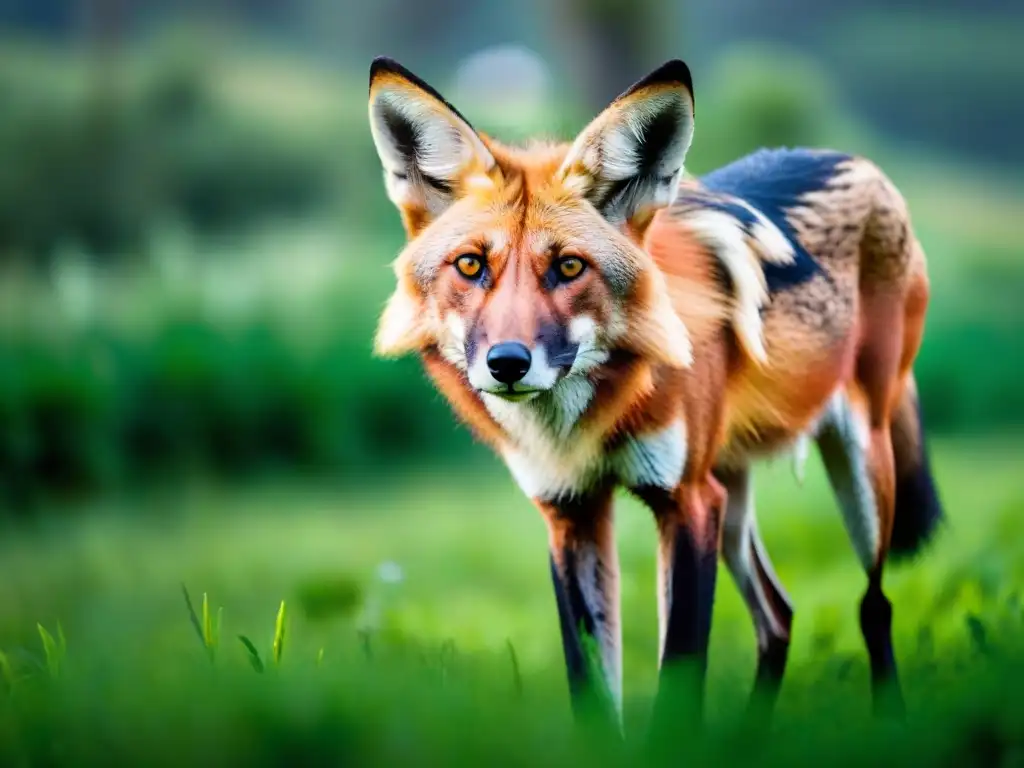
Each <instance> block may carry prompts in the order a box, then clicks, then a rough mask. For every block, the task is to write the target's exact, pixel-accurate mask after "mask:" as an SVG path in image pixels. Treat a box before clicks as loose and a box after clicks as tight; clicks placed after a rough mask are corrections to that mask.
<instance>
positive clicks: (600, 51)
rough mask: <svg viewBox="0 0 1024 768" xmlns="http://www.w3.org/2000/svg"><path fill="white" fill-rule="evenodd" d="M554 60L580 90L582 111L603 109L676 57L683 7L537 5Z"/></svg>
mask: <svg viewBox="0 0 1024 768" xmlns="http://www.w3.org/2000/svg"><path fill="white" fill-rule="evenodd" d="M537 5H538V7H539V8H540V9H541V13H544V14H546V15H547V18H548V21H549V28H548V29H549V35H550V36H551V38H552V48H553V50H554V52H555V57H556V58H558V59H560V60H561V61H560V62H559V63H560V64H561V65H562V66H563V67H565V69H566V70H567V71H568V72H569V73H570V78H556V80H560V81H562V80H565V79H569V80H571V81H572V82H573V83H575V85H576V88H577V89H579V93H580V99H579V101H580V102H581V106H583V107H586V108H587V109H589V110H590V111H591V112H594V111H597V110H600V109H602V108H603V107H604V106H606V105H607V104H608V102H610V101H611V100H612V99H614V98H615V97H616V96H618V95H619V94H620V93H621V92H622V91H623V90H625V88H626V87H627V86H629V85H630V84H631V83H633V82H635V81H636V80H639V79H640V78H641V77H642V76H643V75H644V74H646V73H647V72H648V71H649V70H652V69H654V68H655V67H657V66H658V65H659V64H661V63H662V62H664V61H665V60H666V59H669V58H672V57H673V56H678V55H679V53H678V51H679V48H680V46H679V40H678V35H677V31H678V25H677V23H676V21H677V19H678V18H679V17H678V14H679V13H680V12H681V6H682V5H683V4H682V3H681V2H675V3H668V2H665V0H538V3H537Z"/></svg>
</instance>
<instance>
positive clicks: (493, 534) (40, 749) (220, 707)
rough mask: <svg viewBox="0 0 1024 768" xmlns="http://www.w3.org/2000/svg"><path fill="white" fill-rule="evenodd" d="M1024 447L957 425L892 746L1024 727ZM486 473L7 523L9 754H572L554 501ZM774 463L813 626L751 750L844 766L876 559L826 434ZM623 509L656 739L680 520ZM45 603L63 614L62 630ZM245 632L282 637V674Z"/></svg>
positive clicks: (741, 643)
mask: <svg viewBox="0 0 1024 768" xmlns="http://www.w3.org/2000/svg"><path fill="white" fill-rule="evenodd" d="M1020 449H1021V445H1020V443H1019V442H1013V441H995V440H992V439H986V440H978V441H973V442H972V441H966V440H962V439H961V440H958V441H956V442H948V441H936V444H935V464H936V472H937V476H938V478H939V483H940V486H941V491H942V494H943V497H944V500H945V503H946V505H947V508H948V511H949V521H948V524H947V526H946V527H945V529H944V530H943V532H942V534H941V536H940V538H939V539H938V540H937V541H936V542H935V544H934V546H933V548H932V549H930V550H929V551H928V552H927V553H926V554H925V555H924V556H923V557H922V558H921V559H920V560H919V561H918V562H917V563H914V564H908V565H904V566H900V567H895V568H892V569H891V570H890V573H889V576H888V589H889V594H890V596H891V598H892V600H893V602H894V604H895V632H896V652H897V655H898V657H899V659H900V661H901V662H902V667H903V673H904V685H905V688H906V695H907V699H908V704H909V708H910V712H911V715H910V719H909V722H908V724H907V727H906V728H907V729H906V730H905V731H904V732H903V734H902V735H901V737H900V739H899V740H898V742H885V743H889V744H892V746H891V747H887V748H886V749H887V750H888V749H893V750H895V751H890V752H887V755H888V758H887V760H891V761H896V762H898V760H897V757H898V756H899V755H901V754H905V752H904V750H912V749H914V750H916V749H919V748H927V749H929V750H933V751H934V755H932V757H934V758H935V759H937V760H938V759H939V758H940V757H942V758H943V760H945V759H950V760H952V759H954V758H955V757H956V756H957V755H964V754H967V753H964V752H961V751H957V750H968V751H969V752H970V753H972V754H977V753H978V750H983V749H990V750H991V749H995V750H997V751H999V754H1003V752H1004V751H1005V750H1006V749H1009V747H1008V746H1006V742H1005V741H1004V740H1001V737H1000V736H999V735H998V732H999V725H998V723H997V722H995V721H993V720H992V719H991V716H990V714H989V713H990V712H992V711H995V710H994V709H993V708H994V707H996V702H997V701H998V710H999V716H998V717H999V718H1000V722H1003V723H1004V724H1005V723H1009V724H1011V725H1012V724H1013V723H1018V724H1019V723H1021V722H1024V721H1022V720H1020V719H1017V720H1014V719H1013V717H1014V715H1013V713H1014V712H1020V711H1021V708H1020V707H1016V709H1015V708H1014V706H1013V705H1015V704H1016V703H1020V702H1014V701H1013V695H1011V694H1010V692H1009V691H1010V688H1009V687H1007V688H1006V689H1004V690H1003V691H1002V692H1001V694H1000V698H998V699H993V698H991V697H987V696H988V693H987V692H988V691H989V689H988V688H986V687H985V681H986V680H995V681H1003V682H1005V681H1006V675H1009V674H1015V672H1013V670H1015V666H1014V665H1015V664H1016V661H1015V660H1014V656H1013V648H1014V639H1015V638H1016V639H1017V640H1019V638H1020V637H1021V635H1020V634H1019V631H1018V625H1019V623H1020V618H1021V617H1020V610H1021V609H1020V604H1019V602H1018V601H1019V592H1018V591H1019V589H1020V585H1021V584H1024V580H1022V576H1024V537H1021V535H1020V532H1021V528H1022V524H1021V522H1020V520H1021V510H1022V509H1024V486H1022V484H1021V483H1020V481H1019V471H1020V470H1019V466H1020ZM459 471H460V467H459V466H452V467H450V468H449V469H448V470H447V474H445V475H435V476H431V477H405V478H403V479H402V480H401V482H397V481H396V480H394V479H391V478H386V477H384V476H381V477H380V478H368V482H367V483H366V484H365V485H364V486H363V487H362V488H360V489H353V488H347V489H341V488H332V487H329V486H327V485H325V484H323V483H322V482H318V483H315V484H312V483H301V482H298V481H294V480H288V481H285V480H266V481H263V482H262V483H260V484H250V485H248V486H246V487H244V488H242V489H240V488H237V487H230V488H229V487H224V486H218V485H216V484H211V483H205V482H202V481H200V480H194V481H193V482H191V483H184V484H180V485H178V486H176V487H174V488H173V489H163V490H161V491H153V492H151V493H149V494H148V495H145V496H139V495H133V496H132V497H131V498H119V499H106V500H104V501H103V502H95V503H90V504H88V505H83V506H82V507H81V508H80V509H75V510H72V512H73V514H71V515H70V516H68V515H64V516H62V517H63V518H64V519H63V520H62V521H61V522H60V523H56V522H53V523H47V522H37V523H34V524H32V525H31V526H30V527H26V526H21V527H19V528H17V529H14V528H11V529H7V530H5V531H4V532H3V534H2V536H0V606H2V609H0V649H2V650H3V651H4V654H5V659H6V664H2V663H0V672H3V673H4V674H3V675H0V679H3V680H4V681H5V682H4V683H3V687H5V688H6V691H5V692H3V693H0V713H2V714H0V764H3V765H43V764H47V765H54V764H61V765H63V764H85V763H88V762H92V761H94V760H96V759H101V758H102V759H103V761H104V762H105V763H107V764H113V763H112V762H110V761H116V760H123V761H124V762H125V764H129V763H131V764H142V763H144V764H147V765H174V764H190V765H199V764H203V765H206V764H210V765H212V764H227V763H231V764H246V765H264V764H266V765H270V764H278V763H279V761H281V760H283V759H284V758H286V757H287V758H288V759H292V760H294V759H305V758H308V759H310V760H311V761H312V762H311V763H309V764H317V765H323V764H339V763H345V764H350V763H352V762H356V763H372V764H380V762H386V763H387V762H396V761H402V762H406V763H409V762H411V763H415V764H434V763H445V764H448V762H449V761H450V760H451V759H452V758H453V757H456V756H457V757H458V758H459V760H462V759H466V760H468V761H469V762H471V763H472V762H474V761H476V760H477V759H479V760H484V759H486V760H488V762H493V761H494V758H495V757H496V756H497V758H498V762H499V763H500V764H506V763H508V764H520V763H522V764H526V763H530V764H536V762H544V763H546V762H549V761H550V762H555V761H559V760H564V759H571V758H570V756H569V755H570V753H569V752H568V751H567V750H570V749H572V748H573V747H574V742H573V739H572V738H571V731H570V729H569V728H568V725H569V720H568V702H567V696H566V692H565V678H564V672H563V670H562V666H561V664H562V662H561V646H560V642H559V638H558V627H557V617H556V613H555V606H554V599H553V595H552V592H551V587H550V585H549V583H548V575H547V564H546V558H547V555H546V552H545V532H544V529H543V525H542V523H541V521H540V519H539V517H538V515H537V514H536V513H535V512H534V511H533V510H532V509H531V507H530V505H529V503H528V502H527V501H526V500H524V499H522V498H521V497H520V496H519V494H518V492H517V491H516V490H515V489H514V487H513V485H512V483H511V481H510V480H508V479H506V477H505V476H504V474H503V472H502V470H501V469H500V468H498V467H496V466H495V467H494V468H493V470H492V469H491V468H489V467H485V468H483V469H481V468H479V467H474V468H473V470H472V473H471V476H462V477H453V476H452V474H453V473H455V472H459ZM371 480H372V481H373V482H371ZM759 482H760V493H759V508H760V520H761V525H762V529H763V533H764V537H765V540H766V542H767V545H768V547H769V550H770V551H771V553H772V556H773V559H774V561H775V564H776V566H777V569H778V571H779V574H780V576H781V578H782V579H783V581H784V582H785V583H786V585H787V587H788V589H789V591H790V594H791V597H792V598H793V600H794V602H795V604H796V606H797V618H796V623H795V635H796V637H795V640H794V650H793V654H792V656H791V659H792V661H791V667H790V676H789V678H788V681H787V684H786V686H785V687H784V690H783V695H782V700H781V703H780V707H781V709H780V717H779V720H778V723H777V725H778V728H777V738H775V739H774V740H773V742H772V745H773V746H771V747H770V748H769V747H768V746H764V747H763V751H760V750H761V749H762V748H761V747H759V748H758V750H759V751H756V752H754V753H752V754H751V755H750V757H749V759H748V758H747V757H745V758H744V761H746V762H749V760H750V759H755V758H757V760H758V762H762V763H773V762H776V761H784V762H787V763H788V764H792V763H793V762H797V763H801V764H802V763H807V764H811V763H815V764H817V755H818V754H820V753H819V752H818V750H819V749H827V750H829V752H830V753H832V754H842V755H843V756H844V760H849V761H853V762H849V763H846V764H856V760H855V757H856V756H858V755H860V756H866V755H868V754H872V753H871V752H870V750H871V749H875V748H877V747H878V745H879V744H881V743H883V741H885V739H887V738H889V736H891V735H892V734H891V733H890V732H889V731H887V730H885V729H884V728H882V727H881V726H876V725H872V723H871V722H870V720H869V719H868V716H867V713H868V697H867V685H868V680H867V665H866V657H865V655H864V653H863V652H862V650H861V645H860V638H859V634H858V631H857V626H856V606H857V603H858V601H859V597H860V593H861V590H862V587H863V577H862V575H861V574H860V572H859V568H858V566H857V565H856V563H855V559H854V556H853V554H852V552H851V550H850V548H849V545H848V543H847V542H846V539H845V534H844V533H843V530H842V526H841V523H840V518H839V516H838V514H837V512H836V509H835V506H834V504H833V503H832V502H831V500H830V499H829V497H828V493H827V487H826V484H825V481H824V478H823V475H822V473H821V471H820V467H819V465H818V462H817V459H812V461H811V466H810V467H809V471H808V478H807V480H806V482H805V484H804V487H803V488H798V487H797V485H796V482H795V480H794V479H793V478H792V477H791V475H790V472H789V467H788V465H787V464H786V462H783V461H780V462H778V463H776V464H775V465H772V466H768V467H765V468H764V470H763V471H762V472H761V474H760V475H759ZM42 519H43V520H44V521H45V520H46V519H47V518H42ZM618 527H619V532H620V533H619V541H620V548H621V560H622V566H623V579H622V593H623V603H624V644H625V675H626V682H625V691H626V707H627V711H626V716H627V732H628V733H629V734H630V736H631V737H632V738H631V739H630V740H629V741H628V742H627V743H628V744H629V745H634V744H635V743H636V741H637V740H636V738H635V737H636V736H638V735H639V734H641V733H642V729H643V725H644V721H645V718H646V714H647V708H648V706H649V704H650V699H651V696H652V694H653V691H654V683H655V679H656V613H655V600H654V531H653V525H652V522H651V520H650V519H649V516H648V515H647V514H645V513H644V512H643V510H642V509H641V508H639V507H638V506H637V505H636V504H635V503H634V502H632V501H631V500H629V499H627V498H625V497H623V499H622V500H621V502H620V504H619V507H618ZM719 583H720V588H719V595H718V603H717V605H716V614H715V626H714V632H713V636H712V651H711V662H710V664H711V671H710V689H709V702H708V710H709V721H710V723H711V724H712V725H713V726H715V727H713V728H712V729H711V731H710V733H711V734H713V735H715V738H713V739H711V740H710V741H708V742H701V743H700V746H699V748H700V749H701V750H708V751H702V752H701V753H700V754H702V755H703V756H704V757H707V758H708V759H712V758H714V759H718V760H721V759H726V758H728V759H729V760H732V759H733V758H734V756H735V754H736V746H735V741H730V738H729V736H728V734H730V733H733V732H732V731H731V730H730V728H731V727H732V721H733V716H734V715H735V714H737V713H738V712H739V708H740V706H741V705H742V703H743V701H744V697H745V695H746V690H747V687H748V684H749V681H750V679H751V677H752V673H753V664H754V639H753V632H752V629H751V626H750V623H749V620H748V619H747V617H746V614H745V611H744V609H743V607H742V604H741V602H740V600H739V598H738V596H737V594H736V591H735V589H734V587H733V585H732V583H731V582H730V581H729V580H728V577H727V576H726V575H725V572H724V571H723V572H722V579H721V581H720V582H719ZM183 584H184V585H185V586H186V587H187V588H188V590H189V591H190V593H191V598H192V601H193V603H194V604H195V607H196V611H197V612H200V613H201V608H200V605H201V603H202V599H203V593H206V594H207V596H208V600H209V605H210V613H211V617H215V616H216V613H217V609H218V608H221V607H222V608H223V613H222V615H221V618H220V628H219V643H218V644H217V648H216V653H215V660H214V663H213V665H211V664H210V662H209V658H208V656H207V652H206V651H205V650H204V648H203V646H202V645H201V643H200V639H199V638H198V637H197V635H196V631H195V629H194V628H193V626H192V625H191V622H190V619H189V613H188V609H187V608H186V604H185V600H184V598H183V595H182V585H183ZM282 600H283V601H285V605H286V615H285V622H284V627H285V636H284V644H283V650H282V652H281V655H280V662H279V663H275V662H274V660H273V656H274V654H273V652H272V647H271V646H272V638H273V637H274V633H275V617H276V616H277V614H278V610H279V606H280V603H281V601H282ZM37 622H39V623H41V624H42V625H43V626H44V627H45V628H46V630H47V631H48V632H49V633H50V634H51V635H52V636H53V637H54V638H57V639H55V640H54V648H52V649H51V651H50V653H49V654H46V653H44V643H43V640H42V638H41V634H40V632H39V630H38V628H37ZM58 623H59V627H60V630H58ZM200 623H202V619H200ZM212 623H213V624H214V628H215V627H216V623H217V622H216V621H213V622H212ZM59 632H63V635H64V638H65V640H66V656H64V657H63V658H60V656H61V641H60V639H59ZM215 634H217V633H216V629H215ZM238 635H245V636H247V637H248V638H250V639H251V641H252V643H253V644H254V645H255V646H256V648H257V651H258V652H259V654H260V656H261V661H262V663H263V664H264V666H265V667H266V669H265V670H264V672H263V674H257V673H256V672H255V671H253V669H252V668H251V666H250V657H249V653H248V652H247V651H246V650H245V648H244V647H243V645H242V644H241V642H240V641H239V640H238ZM47 655H49V657H50V659H49V661H50V663H51V665H53V667H54V668H49V667H48V665H47V661H46V658H47ZM1021 679H1024V678H1021ZM0 690H2V688H0ZM968 694H970V697H969V698H967V696H968ZM1014 695H1016V694H1014ZM1018 698H1020V697H1019V696H1018ZM976 700H980V702H981V704H982V705H983V706H982V708H981V709H977V708H976V707H975V706H974V704H975V702H976ZM985 706H988V707H989V708H988V709H985V708H984V707H985ZM979 712H980V713H982V714H980V715H979V714H978V713H979ZM812 713H813V714H812ZM965 713H969V714H965ZM808 718H810V719H808ZM976 718H981V720H976ZM953 721H955V722H957V723H959V724H960V725H964V724H965V723H966V724H968V725H969V724H973V723H975V722H983V723H984V724H985V725H984V728H983V729H982V730H983V731H984V733H982V736H978V735H977V734H975V733H974V732H973V731H970V729H969V728H967V727H966V726H965V727H963V728H960V729H959V730H957V729H955V728H954V729H949V728H947V727H946V726H944V725H943V723H947V722H953ZM989 726H991V729H990V730H992V733H988V731H987V730H985V729H986V728H989ZM1006 727H1010V726H1006ZM985 733H988V736H985ZM887 734H888V735H887ZM940 734H941V735H940ZM812 737H813V738H812ZM983 737H984V738H983ZM978 738H982V739H983V741H984V739H985V738H987V739H988V741H984V744H982V746H978V744H979V742H978V741H977V739H978ZM1008 738H1012V737H1008ZM1017 738H1018V739H1019V737H1017ZM715 739H717V740H715ZM989 742H992V743H991V744H990V743H989ZM985 744H988V746H985ZM993 744H994V745H995V746H993ZM872 745H874V746H872ZM575 746H576V747H578V746H579V745H578V744H577V745H575ZM673 748H677V749H680V750H684V751H685V750H693V749H698V742H697V741H696V733H695V726H694V725H693V724H692V723H680V743H679V744H678V745H674V747H673ZM744 749H746V747H745V748H744ZM834 750H841V751H840V752H835V751H834ZM865 750H867V751H865ZM630 754H631V753H630V752H629V751H628V750H627V751H626V752H625V753H620V752H618V751H615V750H612V751H606V750H602V752H601V754H600V757H601V758H603V759H604V760H603V761H604V762H612V763H614V762H616V761H617V760H619V759H620V758H621V759H626V758H627V757H629V755H630ZM906 754H909V753H906ZM1013 754H1016V755H1017V758H1018V759H1019V757H1020V756H1021V755H1024V753H1013ZM715 756H717V757H715ZM723 756H724V757H723ZM926 757H927V756H922V758H921V759H926ZM1011 757H1012V756H1011ZM1011 757H1007V758H1006V759H1011ZM872 759H873V760H874V759H875V758H872ZM876 761H877V760H876ZM841 762H843V761H841ZM940 762H942V761H940ZM1011 762H1012V761H1011ZM949 764H954V763H949ZM957 764H959V763H957ZM1003 764H1008V763H1003Z"/></svg>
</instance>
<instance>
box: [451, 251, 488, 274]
mask: <svg viewBox="0 0 1024 768" xmlns="http://www.w3.org/2000/svg"><path fill="white" fill-rule="evenodd" d="M455 268H456V269H457V270H459V274H460V275H462V276H463V277H465V278H468V279H470V280H476V279H477V278H478V277H480V274H481V272H483V269H484V264H483V262H482V261H481V260H480V257H479V256H473V255H471V254H466V255H465V256H459V258H457V259H456V260H455Z"/></svg>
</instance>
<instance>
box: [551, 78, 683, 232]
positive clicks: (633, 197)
mask: <svg viewBox="0 0 1024 768" xmlns="http://www.w3.org/2000/svg"><path fill="white" fill-rule="evenodd" d="M693 111H694V100H693V82H692V79H691V77H690V69H689V67H687V66H686V64H684V63H683V62H682V61H679V60H678V59H674V60H672V61H669V62H667V63H665V64H663V65H662V66H660V67H658V69H656V70H654V71H653V72H651V73H650V74H649V75H647V77H645V78H644V79H643V80H640V81H639V82H637V83H636V84H635V85H633V86H632V87H631V88H630V89H629V90H627V91H626V92H625V93H623V94H622V95H621V96H619V97H618V98H617V99H615V101H613V102H612V103H611V104H610V105H609V106H608V107H607V108H606V109H605V110H604V112H602V113H601V114H600V115H598V116H597V118H595V119H594V120H593V121H592V122H591V123H590V125H588V126H587V127H586V128H585V129H584V130H583V132H582V133H580V135H579V136H578V137H577V138H576V141H575V142H574V143H573V145H572V148H571V149H570V150H569V154H568V156H567V157H566V159H565V162H564V163H563V164H562V167H561V169H560V170H559V174H560V176H561V179H562V181H563V183H564V184H565V185H566V186H567V187H569V188H570V189H571V190H573V191H574V192H576V193H577V194H580V195H582V196H583V197H585V198H586V199H587V200H589V201H590V202H591V203H593V205H594V207H595V208H597V210H598V211H599V212H600V213H601V215H602V216H603V217H604V218H605V219H607V220H608V221H609V222H610V223H612V224H613V225H615V226H622V225H623V224H625V223H627V222H628V223H630V224H632V225H633V226H634V227H636V228H639V229H640V230H643V229H644V228H645V227H646V225H647V224H648V223H649V222H650V219H651V217H652V216H653V215H654V213H655V212H656V211H657V210H658V209H659V208H663V207H665V206H666V205H668V204H669V203H671V202H672V200H673V199H674V198H675V194H676V187H677V186H678V184H679V180H680V177H681V176H682V173H683V161H684V160H685V159H686V153H687V151H688V150H689V149H690V142H691V141H692V139H693Z"/></svg>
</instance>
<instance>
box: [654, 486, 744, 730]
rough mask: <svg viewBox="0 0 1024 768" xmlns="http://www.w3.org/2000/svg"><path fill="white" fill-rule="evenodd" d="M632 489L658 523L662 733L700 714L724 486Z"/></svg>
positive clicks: (657, 721) (658, 714)
mask: <svg viewBox="0 0 1024 768" xmlns="http://www.w3.org/2000/svg"><path fill="white" fill-rule="evenodd" d="M636 493H637V494H638V495H639V496H640V498H642V499H643V500H644V501H645V502H646V503H647V505H648V506H649V507H650V508H651V510H652V511H653V512H654V515H655V519H656V521H657V524H658V620H659V632H660V637H661V651H660V654H661V655H660V670H661V671H660V680H659V685H658V697H657V700H656V702H655V708H654V715H653V720H652V726H653V728H654V730H655V731H657V732H660V731H663V730H665V729H669V730H673V724H674V723H675V724H678V722H679V719H680V718H683V717H685V716H687V715H690V716H693V717H697V718H699V717H701V711H702V709H703V700H704V679H705V676H706V672H707V657H708V641H709V638H710V635H711V613H712V608H713V606H714V601H715V581H716V577H717V573H718V550H719V542H720V531H721V521H722V510H723V509H724V504H725V490H724V489H723V488H722V486H721V484H719V483H718V482H717V481H716V480H715V479H714V478H713V477H710V476H709V477H708V478H707V479H706V480H704V482H702V483H693V482H689V481H684V482H683V483H682V484H681V485H679V486H678V487H677V488H676V489H675V490H673V491H667V490H664V489H657V488H638V489H636ZM683 710H689V711H688V712H686V714H684V711H683Z"/></svg>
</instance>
